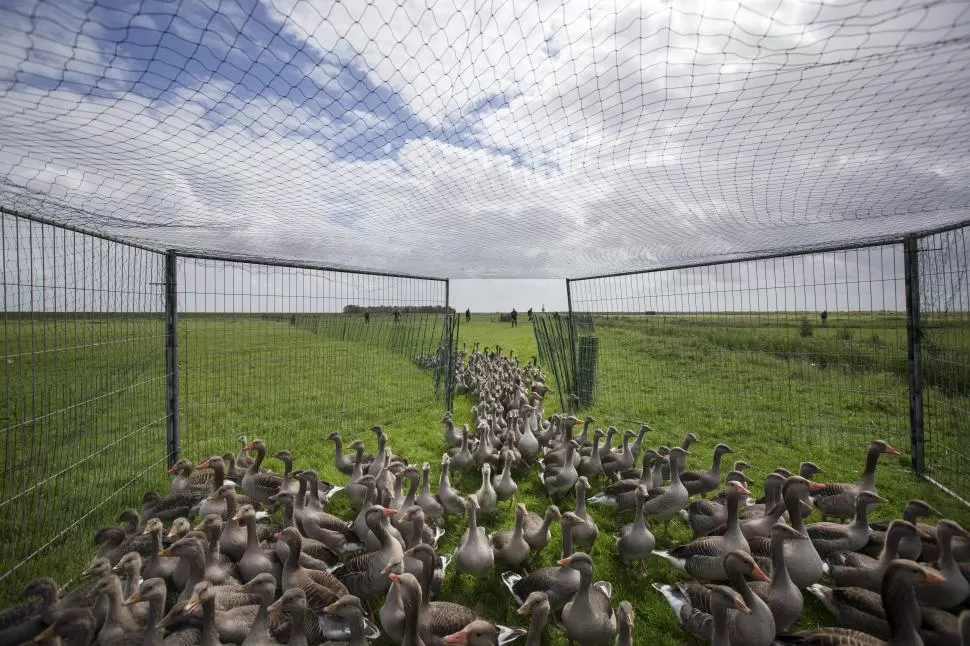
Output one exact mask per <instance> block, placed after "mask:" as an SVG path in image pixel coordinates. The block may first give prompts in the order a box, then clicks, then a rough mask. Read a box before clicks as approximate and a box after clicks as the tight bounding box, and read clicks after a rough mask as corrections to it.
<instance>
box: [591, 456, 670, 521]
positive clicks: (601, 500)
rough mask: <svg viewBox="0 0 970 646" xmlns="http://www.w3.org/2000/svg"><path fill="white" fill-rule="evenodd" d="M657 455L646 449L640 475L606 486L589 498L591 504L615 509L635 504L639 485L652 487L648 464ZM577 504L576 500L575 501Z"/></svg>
mask: <svg viewBox="0 0 970 646" xmlns="http://www.w3.org/2000/svg"><path fill="white" fill-rule="evenodd" d="M657 457H659V456H658V455H657V453H656V452H655V451H653V450H650V449H648V450H647V451H644V453H643V468H642V469H640V475H639V476H638V477H636V478H624V479H622V480H619V481H617V482H613V483H611V484H609V485H607V486H606V488H605V489H603V491H601V492H599V493H598V494H596V495H594V496H593V497H592V498H590V499H589V503H590V504H591V505H604V506H606V507H610V508H612V509H614V510H616V511H626V510H629V509H633V508H634V507H635V506H636V492H637V489H638V488H640V487H641V486H644V487H646V488H647V491H650V490H651V489H653V484H654V481H653V472H652V471H651V469H650V464H651V463H652V462H653V460H654V459H656V458H657ZM577 504H578V502H577Z"/></svg>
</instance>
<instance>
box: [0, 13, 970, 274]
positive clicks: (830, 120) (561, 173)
mask: <svg viewBox="0 0 970 646" xmlns="http://www.w3.org/2000/svg"><path fill="white" fill-rule="evenodd" d="M968 65H970V3H968V2H966V0H936V1H934V0H919V1H907V0H871V1H864V0H841V1H831V0H826V1H820V0H770V1H768V0H765V1H761V0H759V1H754V0H748V1H743V2H737V1H729V0H714V1H710V2H699V1H688V0H677V1H659V0H655V1H648V0H643V1H640V2H624V1H616V2H609V1H604V2H594V1H592V0H575V1H574V0H475V1H474V2H472V1H464V0H453V1H446V0H440V1H439V0H421V1H418V0H397V1H393V0H375V1H373V2H369V3H366V2H364V1H363V0H344V1H337V0H330V1H326V0H240V1H239V2H217V1H216V0H181V1H179V2H173V1H171V0H141V1H140V2H102V3H92V2H89V1H88V0H10V1H7V2H3V3H2V4H0V178H2V179H0V206H2V207H4V208H6V209H10V210H14V211H17V212H20V213H26V214H31V215H35V216H42V217H46V218H48V219H50V220H53V221H55V222H58V223H63V224H69V225H73V226H77V227H81V228H83V229H86V230H92V231H97V232H101V233H108V234H112V235H116V236H121V237H123V238H126V239H130V240H134V241H139V242H141V243H143V244H148V245H150V246H152V247H157V248H160V249H177V250H182V251H186V252H193V253H216V254H220V255H231V256H236V257H261V258H278V259H292V260H296V261H305V262H314V263H321V264H325V265H328V266H332V267H346V268H365V269H369V270H378V271H394V272H403V273H410V274H421V275H434V276H452V277H564V276H567V277H575V276H584V275H591V274H601V273H608V272H618V271H629V270H636V269H646V268H656V267H664V266H673V265H678V264H684V263H697V262H705V261H716V260H723V259H728V258H738V257H746V256H753V255H764V254H770V253H781V252H786V251H792V252H795V251H803V250H810V249H820V248H825V247H830V246H833V245H841V244H851V243H856V242H875V241H879V240H888V239H893V238H898V237H899V236H901V235H903V234H906V233H909V232H916V231H922V230H929V229H934V228H938V227H944V226H947V225H951V224H956V223H959V222H964V221H967V220H970V112H968V107H970V70H968Z"/></svg>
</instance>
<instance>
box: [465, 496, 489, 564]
mask: <svg viewBox="0 0 970 646" xmlns="http://www.w3.org/2000/svg"><path fill="white" fill-rule="evenodd" d="M465 511H466V513H467V514H468V528H467V529H466V530H465V533H464V534H462V537H461V541H460V542H459V544H458V549H457V550H456V551H455V569H456V570H457V571H458V572H464V573H466V574H471V575H472V576H485V575H486V574H488V572H489V571H491V569H492V566H493V565H494V564H495V555H494V554H493V553H492V547H491V545H490V544H489V542H488V538H487V537H486V536H485V530H484V529H483V528H481V527H479V526H478V500H477V499H476V498H475V496H469V497H468V500H467V502H466V503H465Z"/></svg>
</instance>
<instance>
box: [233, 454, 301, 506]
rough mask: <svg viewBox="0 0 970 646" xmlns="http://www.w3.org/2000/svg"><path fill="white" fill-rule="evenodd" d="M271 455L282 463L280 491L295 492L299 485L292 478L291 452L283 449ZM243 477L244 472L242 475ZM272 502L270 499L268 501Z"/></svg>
mask: <svg viewBox="0 0 970 646" xmlns="http://www.w3.org/2000/svg"><path fill="white" fill-rule="evenodd" d="M273 457H274V458H276V459H277V460H279V461H280V462H282V463H283V481H282V482H281V483H280V489H279V490H280V491H290V492H292V493H296V492H297V489H299V485H298V484H297V482H296V480H295V479H294V478H293V454H292V453H290V452H289V451H287V450H286V449H283V450H281V451H277V452H276V453H274V454H273ZM243 477H245V474H244V475H243ZM270 503H272V501H270Z"/></svg>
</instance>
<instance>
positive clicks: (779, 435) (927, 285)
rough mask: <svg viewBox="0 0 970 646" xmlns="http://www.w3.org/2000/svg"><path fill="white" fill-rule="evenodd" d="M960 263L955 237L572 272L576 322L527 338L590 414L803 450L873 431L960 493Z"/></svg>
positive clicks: (963, 290) (965, 311) (855, 441)
mask: <svg viewBox="0 0 970 646" xmlns="http://www.w3.org/2000/svg"><path fill="white" fill-rule="evenodd" d="M908 249H912V253H909V252H908V251H907V250H908ZM967 258H968V256H967V247H966V229H965V228H961V229H955V230H951V231H946V232H943V233H938V234H933V235H930V236H925V237H921V238H910V239H907V240H906V241H904V242H900V243H899V244H889V245H878V246H872V247H863V248H857V249H846V250H838V251H830V252H824V253H817V254H807V255H801V256H786V257H777V258H766V259H758V260H751V261H745V262H732V263H723V264H715V265H702V266H693V267H684V268H678V269H670V270H663V271H653V272H641V273H630V274H621V275H612V276H603V277H594V278H586V279H575V280H570V281H568V284H569V287H568V290H569V294H570V302H571V306H572V308H573V311H572V313H571V315H570V314H566V315H563V316H562V320H563V321H568V320H572V326H571V327H570V326H569V325H565V326H563V327H561V328H550V329H546V328H543V329H541V330H540V329H538V328H537V340H539V344H540V348H542V347H543V346H548V347H553V348H557V349H558V354H557V355H556V357H555V358H557V359H558V361H557V363H556V364H555V365H554V366H553V367H554V368H557V367H558V366H562V368H561V369H559V370H556V375H557V378H558V379H561V380H563V382H564V383H566V384H568V386H569V388H570V389H571V391H572V392H577V393H578V392H579V391H584V394H583V395H581V396H580V405H581V406H582V407H583V408H586V409H587V410H588V411H590V412H591V413H592V414H594V415H596V414H597V412H602V413H604V414H607V413H608V414H609V415H611V416H613V417H614V418H619V417H622V418H627V419H633V420H652V421H653V422H655V423H659V424H661V425H663V424H665V423H666V424H668V427H669V428H670V429H671V430H676V431H679V432H687V431H692V430H698V429H705V428H721V429H725V428H726V429H733V430H734V431H735V432H738V433H748V434H754V435H755V436H761V437H764V438H766V440H769V441H771V442H785V443H791V444H792V445H799V446H804V445H808V446H811V445H813V444H822V445H828V446H844V445H846V444H849V445H862V444H864V443H866V442H868V441H869V440H870V439H872V438H873V437H881V438H884V439H886V440H888V441H889V442H891V443H893V444H895V445H898V446H901V447H904V449H909V453H910V455H911V458H912V460H913V468H914V469H915V470H916V471H917V473H919V474H920V475H925V476H927V477H930V478H931V479H933V480H935V481H936V482H937V483H938V484H941V485H942V486H944V487H946V488H948V489H950V490H951V491H952V492H955V493H957V494H958V495H960V496H963V497H970V476H968V475H967V474H966V469H965V465H966V463H967V458H968V454H967V452H965V450H964V449H963V448H962V445H961V442H962V440H963V438H965V434H966V428H967V426H968V422H970V404H968V402H970V399H968V395H970V318H968V317H970V293H968V266H967V265H968V259H967ZM907 303H909V305H908V306H907ZM540 337H542V338H540ZM545 337H549V338H545ZM914 353H915V356H914Z"/></svg>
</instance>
